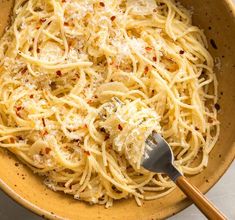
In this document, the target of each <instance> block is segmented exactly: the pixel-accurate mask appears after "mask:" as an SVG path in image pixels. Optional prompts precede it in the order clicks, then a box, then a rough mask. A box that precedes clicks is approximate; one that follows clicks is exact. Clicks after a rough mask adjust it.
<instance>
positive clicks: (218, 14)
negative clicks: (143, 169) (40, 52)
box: [0, 0, 235, 220]
mask: <svg viewBox="0 0 235 220" xmlns="http://www.w3.org/2000/svg"><path fill="white" fill-rule="evenodd" d="M12 2H13V1H12V0H11V1H0V12H1V13H0V35H1V34H2V33H3V31H4V26H5V25H6V23H7V20H8V15H9V11H10V9H11V5H12ZM181 2H182V3H183V5H184V6H186V7H187V8H192V9H193V11H194V14H193V21H194V24H195V25H198V26H200V27H201V28H203V29H204V31H205V34H206V36H207V39H208V42H209V50H210V52H211V54H212V55H213V57H214V58H215V57H217V58H218V59H219V60H220V61H221V69H220V70H218V69H215V72H216V74H217V77H218V81H219V104H220V106H221V110H220V112H219V120H220V122H221V134H220V138H219V141H218V142H217V144H216V146H215V148H214V149H213V151H212V152H211V154H210V160H209V165H208V167H207V168H206V169H205V170H204V171H203V172H202V173H200V174H199V175H196V176H192V177H189V180H190V182H192V183H193V184H195V185H196V186H197V187H199V189H200V190H201V191H202V192H206V191H207V190H208V189H209V188H210V187H211V186H213V185H214V184H215V183H216V182H217V180H218V179H219V178H220V177H221V176H222V174H223V173H224V172H225V171H226V169H227V168H228V167H229V165H230V163H231V162H232V161H233V159H234V156H235V135H234V131H235V117H234V116H233V114H234V112H235V86H234V85H235V58H234V53H235V44H234V39H235V29H234V27H235V10H234V6H233V5H232V2H231V1H229V0H223V1H222V0H206V1H205V0H197V1H194V0H182V1H181ZM211 40H214V42H215V43H216V45H217V49H216V48H214V47H212V45H211V44H210V41H211ZM0 186H1V188H2V189H3V190H4V191H6V192H7V193H8V194H9V195H10V196H11V197H12V198H14V199H15V200H17V201H18V202H20V203H21V204H22V205H24V206H26V207H27V208H29V209H31V210H33V211H34V212H36V213H38V214H40V215H44V216H46V217H49V218H55V219H65V218H66V219H84V220H86V219H103V220H105V219H107V220H108V219H121V218H125V219H128V220H132V219H133V220H134V219H159V218H165V217H167V216H169V215H172V214H174V213H176V212H178V211H180V210H182V209H183V208H185V207H186V206H187V205H189V204H190V202H189V201H188V200H187V199H185V196H184V195H183V194H182V192H180V190H178V189H176V190H174V191H173V192H172V193H170V194H169V195H167V196H165V197H164V198H161V199H158V200H155V201H148V202H144V204H143V207H137V206H136V204H135V201H133V200H122V201H118V202H115V203H114V206H113V207H112V208H109V209H105V208H104V207H102V206H99V205H95V206H90V205H87V204H86V203H83V202H79V201H75V200H74V199H73V198H71V197H70V196H65V195H64V194H62V193H56V192H53V191H51V190H49V189H47V188H46V187H45V186H44V185H43V183H42V179H41V178H39V177H38V176H36V175H34V174H33V173H32V172H31V171H30V170H29V169H28V168H27V167H26V166H24V165H22V164H19V163H18V162H17V159H16V158H15V156H13V155H12V154H11V153H9V152H7V151H5V150H2V149H0Z"/></svg>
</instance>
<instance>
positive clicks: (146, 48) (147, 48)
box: [145, 47, 153, 51]
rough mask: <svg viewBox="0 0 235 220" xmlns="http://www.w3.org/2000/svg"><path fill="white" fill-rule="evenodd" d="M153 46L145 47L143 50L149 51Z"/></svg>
mask: <svg viewBox="0 0 235 220" xmlns="http://www.w3.org/2000/svg"><path fill="white" fill-rule="evenodd" d="M152 49H153V48H152V47H145V50H147V51H151V50H152Z"/></svg>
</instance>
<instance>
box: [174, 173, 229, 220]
mask: <svg viewBox="0 0 235 220" xmlns="http://www.w3.org/2000/svg"><path fill="white" fill-rule="evenodd" d="M175 183H176V185H177V186H178V187H179V188H180V189H181V190H182V191H183V192H184V193H185V194H186V195H187V196H188V197H189V198H190V199H191V200H192V201H193V202H194V204H195V205H196V206H197V207H198V208H199V209H200V211H201V212H202V213H203V214H204V215H205V216H206V217H207V218H208V219H213V220H220V219H221V220H222V219H223V220H224V219H227V218H226V217H225V216H224V215H223V214H222V213H221V212H220V211H219V210H218V209H217V208H216V207H215V206H214V205H213V204H212V203H211V202H210V201H209V200H208V199H207V198H206V197H205V196H204V195H203V194H202V193H201V192H200V191H199V190H198V189H197V188H196V187H195V186H193V185H192V184H191V183H189V182H188V180H187V179H186V178H185V177H184V176H179V177H178V178H177V179H176V181H175Z"/></svg>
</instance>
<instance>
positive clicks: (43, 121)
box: [42, 118, 46, 127]
mask: <svg viewBox="0 0 235 220" xmlns="http://www.w3.org/2000/svg"><path fill="white" fill-rule="evenodd" d="M42 124H43V126H44V127H46V122H45V118H42Z"/></svg>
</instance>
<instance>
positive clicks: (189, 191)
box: [142, 131, 227, 220]
mask: <svg viewBox="0 0 235 220" xmlns="http://www.w3.org/2000/svg"><path fill="white" fill-rule="evenodd" d="M173 162H174V156H173V152H172V150H171V148H170V146H169V144H168V143H167V142H166V140H165V139H164V138H163V137H162V136H161V135H160V134H158V133H157V132H155V131H153V132H152V135H150V136H149V137H148V138H147V140H146V148H145V155H144V156H143V158H142V166H143V167H144V168H145V169H147V170H149V171H151V172H156V173H165V174H167V175H168V176H169V177H170V178H171V180H173V181H174V182H175V184H176V185H177V186H178V187H179V188H180V189H181V190H182V191H183V192H184V193H185V195H187V197H188V198H190V199H191V200H192V201H193V202H194V204H195V205H196V206H197V207H198V208H199V209H200V210H201V212H202V213H203V214H204V215H205V216H206V217H207V218H208V219H215V220H217V219H218V220H220V219H227V218H226V217H225V216H224V215H223V214H222V213H221V212H220V211H219V210H218V209H217V208H216V207H215V206H214V205H213V204H212V203H211V202H210V201H209V200H208V199H207V198H206V197H205V196H204V195H203V194H202V193H201V192H200V191H199V190H198V189H197V188H196V187H195V186H193V185H192V184H191V183H189V182H188V180H187V179H186V178H185V177H184V176H183V175H182V174H181V173H180V172H179V170H178V169H177V168H176V167H175V166H174V165H173Z"/></svg>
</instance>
